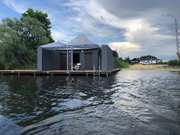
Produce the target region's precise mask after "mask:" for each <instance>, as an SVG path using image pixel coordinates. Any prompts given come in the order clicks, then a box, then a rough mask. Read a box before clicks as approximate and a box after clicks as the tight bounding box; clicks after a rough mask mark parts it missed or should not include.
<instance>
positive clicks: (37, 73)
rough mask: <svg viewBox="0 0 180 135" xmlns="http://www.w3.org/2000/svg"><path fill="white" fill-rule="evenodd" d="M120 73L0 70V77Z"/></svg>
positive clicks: (108, 72)
mask: <svg viewBox="0 0 180 135" xmlns="http://www.w3.org/2000/svg"><path fill="white" fill-rule="evenodd" d="M118 71H120V69H119V68H117V69H113V70H112V71H99V70H78V71H67V70H46V71H39V70H0V75H17V76H23V75H29V76H54V75H59V76H106V77H108V76H110V75H112V74H114V73H116V72H118Z"/></svg>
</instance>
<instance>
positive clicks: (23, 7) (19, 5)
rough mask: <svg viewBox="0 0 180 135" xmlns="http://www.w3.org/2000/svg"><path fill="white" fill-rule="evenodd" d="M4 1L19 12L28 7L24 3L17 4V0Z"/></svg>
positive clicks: (3, 0)
mask: <svg viewBox="0 0 180 135" xmlns="http://www.w3.org/2000/svg"><path fill="white" fill-rule="evenodd" d="M2 2H3V3H4V4H5V5H6V6H8V7H9V8H11V9H13V10H14V11H16V12H18V13H23V12H24V11H25V10H26V9H27V8H26V7H25V6H23V5H22V4H17V3H16V1H15V0H2Z"/></svg>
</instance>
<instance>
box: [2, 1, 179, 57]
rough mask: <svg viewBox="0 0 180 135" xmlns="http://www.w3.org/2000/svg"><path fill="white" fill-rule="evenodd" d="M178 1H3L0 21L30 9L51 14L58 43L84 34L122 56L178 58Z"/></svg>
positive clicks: (53, 32) (53, 33)
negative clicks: (176, 21) (176, 38)
mask: <svg viewBox="0 0 180 135" xmlns="http://www.w3.org/2000/svg"><path fill="white" fill-rule="evenodd" d="M179 7H180V1H179V0H43V1H37V0H1V1H0V19H3V18H6V17H11V18H18V17H20V15H21V13H23V12H24V11H26V10H27V9H28V8H33V9H35V10H41V11H43V12H46V13H47V14H48V15H49V19H50V20H51V23H52V29H51V31H52V36H53V38H54V39H55V41H60V42H68V41H70V40H71V39H73V38H74V37H76V36H78V35H80V34H84V35H86V36H87V37H88V38H89V39H90V40H91V41H92V42H94V43H97V44H99V45H102V44H108V45H109V46H110V47H111V48H112V49H114V50H116V51H117V52H118V53H119V55H120V56H121V57H128V56H129V57H130V58H133V57H139V56H142V55H155V56H157V57H159V58H161V59H164V60H169V59H175V58H176V41H175V27H174V18H175V17H176V18H177V20H178V21H180V14H179V13H180V8H179Z"/></svg>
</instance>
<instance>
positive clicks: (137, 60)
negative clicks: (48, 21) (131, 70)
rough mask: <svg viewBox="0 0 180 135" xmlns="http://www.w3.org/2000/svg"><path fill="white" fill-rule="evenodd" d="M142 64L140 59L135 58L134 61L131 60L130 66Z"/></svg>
mask: <svg viewBox="0 0 180 135" xmlns="http://www.w3.org/2000/svg"><path fill="white" fill-rule="evenodd" d="M139 62H140V59H139V58H133V59H132V60H130V64H138V63H139Z"/></svg>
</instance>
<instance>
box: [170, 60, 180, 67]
mask: <svg viewBox="0 0 180 135" xmlns="http://www.w3.org/2000/svg"><path fill="white" fill-rule="evenodd" d="M168 65H169V66H180V62H179V61H177V60H171V61H169V62H168Z"/></svg>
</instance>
